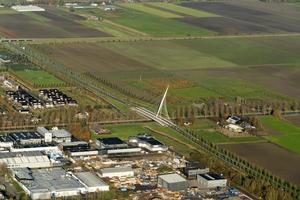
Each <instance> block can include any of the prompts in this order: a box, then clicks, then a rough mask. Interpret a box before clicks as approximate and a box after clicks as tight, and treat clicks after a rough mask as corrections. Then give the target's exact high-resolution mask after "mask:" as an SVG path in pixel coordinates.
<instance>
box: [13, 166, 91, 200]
mask: <svg viewBox="0 0 300 200" xmlns="http://www.w3.org/2000/svg"><path fill="white" fill-rule="evenodd" d="M20 170H22V169H20ZM21 173H23V175H22V176H18V175H17V176H16V175H15V177H16V179H17V180H18V181H19V183H21V184H20V185H21V187H22V188H23V189H24V191H25V192H26V193H27V194H29V195H30V197H31V199H33V200H35V199H52V198H57V197H67V196H75V195H79V194H82V193H85V192H86V191H87V189H86V187H85V186H84V185H83V184H82V183H81V182H79V181H78V180H77V178H76V177H74V175H73V174H71V173H67V172H66V171H65V170H63V169H62V168H48V169H32V170H28V169H25V170H24V171H23V172H21ZM21 173H20V172H19V174H21ZM26 173H27V175H26ZM15 174H16V173H15Z"/></svg>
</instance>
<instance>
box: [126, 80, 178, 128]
mask: <svg viewBox="0 0 300 200" xmlns="http://www.w3.org/2000/svg"><path fill="white" fill-rule="evenodd" d="M168 89H169V86H168V87H167V89H166V91H165V93H164V95H163V98H162V100H161V102H160V104H159V107H158V110H157V113H154V112H152V111H150V110H148V109H146V108H143V107H133V108H131V109H132V110H133V111H135V112H137V113H138V114H139V115H141V116H143V117H146V118H149V119H152V120H153V121H156V122H157V123H158V124H160V125H161V126H175V124H174V123H173V122H172V121H171V120H170V117H169V114H168V110H167V102H166V97H167V93H168ZM163 109H164V111H165V113H164V115H165V116H162V115H161V114H162V111H163Z"/></svg>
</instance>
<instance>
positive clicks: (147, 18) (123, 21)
mask: <svg viewBox="0 0 300 200" xmlns="http://www.w3.org/2000/svg"><path fill="white" fill-rule="evenodd" d="M122 5H123V4H122ZM126 5H127V4H126ZM133 6H135V4H133ZM146 8H147V10H148V9H151V8H150V7H149V8H148V7H146ZM151 11H152V10H151ZM155 11H156V12H157V11H160V10H159V9H155ZM78 13H80V14H83V15H93V16H98V17H101V18H104V19H106V20H109V21H112V22H114V23H116V24H120V25H122V26H126V27H129V28H131V29H135V30H137V31H140V32H143V33H146V34H148V35H152V36H189V35H192V36H195V35H197V36H199V35H215V33H214V32H213V31H209V30H207V29H204V28H201V27H196V26H192V25H189V24H186V23H184V22H180V21H177V20H176V19H170V18H166V17H161V16H157V15H154V14H153V12H152V14H150V13H146V12H142V11H138V10H135V9H130V8H126V7H120V8H118V9H117V10H116V11H114V12H105V11H103V10H101V9H85V10H80V11H78Z"/></svg>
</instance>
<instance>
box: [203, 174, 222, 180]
mask: <svg viewBox="0 0 300 200" xmlns="http://www.w3.org/2000/svg"><path fill="white" fill-rule="evenodd" d="M199 176H201V177H202V178H204V179H206V180H208V181H213V180H222V179H224V178H223V177H222V176H220V175H219V174H216V173H213V172H208V173H206V174H199Z"/></svg>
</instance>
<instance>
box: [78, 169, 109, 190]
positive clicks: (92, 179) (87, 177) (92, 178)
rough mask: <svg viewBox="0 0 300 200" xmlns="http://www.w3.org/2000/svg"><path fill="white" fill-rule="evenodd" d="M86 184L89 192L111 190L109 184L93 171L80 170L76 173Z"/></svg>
mask: <svg viewBox="0 0 300 200" xmlns="http://www.w3.org/2000/svg"><path fill="white" fill-rule="evenodd" d="M74 175H75V176H76V177H77V178H78V179H79V181H80V182H81V183H82V184H83V185H85V187H86V188H87V191H88V192H100V191H109V185H107V184H106V183H105V182H104V181H102V180H101V179H100V178H99V177H98V176H97V175H96V174H94V173H91V172H78V173H75V174H74Z"/></svg>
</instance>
